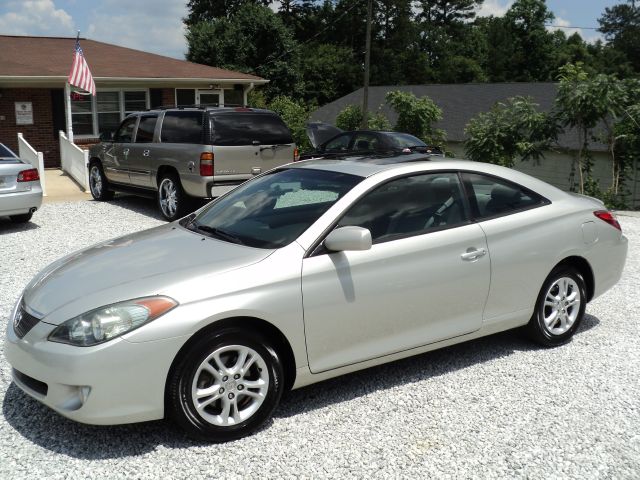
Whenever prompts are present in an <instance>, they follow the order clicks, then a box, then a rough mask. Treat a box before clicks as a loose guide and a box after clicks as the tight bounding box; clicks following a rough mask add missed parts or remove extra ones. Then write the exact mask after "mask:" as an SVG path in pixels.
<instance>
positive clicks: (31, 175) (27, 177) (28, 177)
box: [18, 168, 40, 182]
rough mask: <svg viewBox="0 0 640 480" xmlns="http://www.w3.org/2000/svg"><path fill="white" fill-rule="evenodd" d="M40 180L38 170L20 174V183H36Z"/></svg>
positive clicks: (24, 171) (33, 169)
mask: <svg viewBox="0 0 640 480" xmlns="http://www.w3.org/2000/svg"><path fill="white" fill-rule="evenodd" d="M36 180H40V175H39V174H38V169H37V168H30V169H29V170H23V171H21V172H20V173H19V174H18V181H19V182H34V181H36Z"/></svg>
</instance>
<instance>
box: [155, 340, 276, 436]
mask: <svg viewBox="0 0 640 480" xmlns="http://www.w3.org/2000/svg"><path fill="white" fill-rule="evenodd" d="M282 385H283V373H282V366H281V364H280V360H279V358H278V355H277V354H276V352H275V350H273V349H272V348H271V347H269V346H268V344H267V343H266V342H265V341H264V340H262V339H259V338H258V337H253V336H249V335H246V334H244V333H241V332H239V331H235V330H227V331H223V332H218V333H213V334H210V335H206V336H205V337H204V338H202V339H200V340H199V341H198V342H197V343H196V344H195V345H194V346H193V347H192V348H191V349H189V351H188V352H187V353H186V355H184V356H183V357H182V360H181V361H180V362H179V363H178V364H177V366H176V367H175V368H174V369H173V371H172V374H171V377H170V380H169V388H168V400H169V403H170V409H169V410H170V412H171V416H172V418H173V419H174V421H176V422H177V423H178V424H179V425H180V426H181V427H182V428H184V429H185V430H186V432H187V433H188V434H189V435H190V436H192V437H194V438H197V439H200V440H206V441H211V442H224V441H228V440H234V439H237V438H241V437H244V436H246V435H249V434H251V433H252V432H254V431H255V430H256V429H257V428H259V427H260V426H261V425H262V424H263V423H264V422H266V421H267V420H268V419H269V417H270V416H271V413H272V412H273V410H274V409H275V407H276V406H277V404H278V402H279V401H280V397H281V395H282Z"/></svg>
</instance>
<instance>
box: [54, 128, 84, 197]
mask: <svg viewBox="0 0 640 480" xmlns="http://www.w3.org/2000/svg"><path fill="white" fill-rule="evenodd" d="M60 161H61V163H62V171H64V172H66V173H67V174H68V175H69V176H71V177H72V178H73V179H74V180H75V181H76V182H78V184H79V185H80V186H81V187H82V188H84V191H85V192H86V191H88V189H89V169H88V165H89V152H87V151H86V150H82V149H81V148H80V147H78V146H77V145H76V144H75V143H73V142H71V141H69V139H68V138H67V136H66V135H65V134H64V132H63V131H62V130H60Z"/></svg>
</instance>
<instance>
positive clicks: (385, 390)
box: [0, 198, 640, 479]
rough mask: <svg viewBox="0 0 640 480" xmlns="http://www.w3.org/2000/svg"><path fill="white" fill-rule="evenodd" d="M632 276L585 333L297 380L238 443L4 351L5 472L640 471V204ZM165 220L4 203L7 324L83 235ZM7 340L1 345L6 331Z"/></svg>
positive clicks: (632, 227) (602, 474) (385, 474)
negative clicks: (115, 417) (59, 392)
mask: <svg viewBox="0 0 640 480" xmlns="http://www.w3.org/2000/svg"><path fill="white" fill-rule="evenodd" d="M620 221H621V224H622V226H623V230H624V232H625V234H626V235H627V236H628V237H629V239H630V251H629V258H628V261H627V267H626V270H625V272H624V276H623V278H622V280H621V282H620V284H619V285H618V286H617V287H615V288H614V289H613V290H611V291H609V292H608V293H607V294H605V295H604V296H602V297H600V298H598V299H597V300H596V301H594V302H593V303H592V304H590V305H589V306H588V307H587V312H588V315H587V317H586V319H585V321H584V323H583V324H582V326H581V329H580V330H579V332H578V333H577V335H576V336H575V337H574V340H573V341H572V342H571V343H570V344H569V345H566V346H564V347H560V348H556V349H552V350H544V349H540V348H537V347H535V346H532V345H531V344H530V343H528V342H527V341H526V340H523V339H521V338H520V337H519V335H518V334H516V333H512V332H508V333H503V334H499V335H494V336H491V337H488V338H484V339H480V340H476V341H473V342H470V343H466V344H462V345H457V346H454V347H450V348H446V349H444V350H440V351H437V352H432V353H428V354H425V355H421V356H419V357H414V358H411V359H407V360H402V361H399V362H396V363H393V364H390V365H385V366H382V367H377V368H373V369H370V370H366V371H363V372H359V373H356V374H352V375H349V376H346V377H342V378H339V379H334V380H330V381H327V382H324V383H321V384H318V385H314V386H311V387H308V388H304V389H301V390H297V391H295V392H291V393H290V394H289V395H288V396H287V397H285V398H284V399H283V402H282V404H281V406H280V408H279V409H278V410H277V411H276V413H275V417H274V419H273V421H272V422H271V423H270V424H269V425H268V426H267V427H266V428H265V429H263V430H262V431H260V432H258V433H257V434H255V435H253V436H252V437H249V438H246V439H242V440H239V441H236V442H233V443H228V444H225V445H206V444H198V443H195V442H193V441H191V440H189V439H188V438H186V437H185V436H184V435H183V434H182V433H181V432H180V431H178V430H177V429H176V428H174V427H173V426H171V425H170V424H168V423H166V422H162V421H159V422H150V423H144V424H136V425H125V426H115V427H92V426H86V425H81V424H77V423H74V422H71V421H69V420H66V419H64V418H63V417H61V416H59V415H57V414H56V413H54V412H53V411H51V410H49V409H48V408H46V407H44V406H42V405H40V404H39V403H38V402H36V401H34V400H31V399H30V397H28V396H27V395H25V394H23V393H22V392H21V391H20V390H19V389H18V388H17V387H15V386H14V385H12V384H11V380H10V368H9V365H8V364H7V363H6V361H5V360H4V356H3V355H1V356H0V403H1V406H2V414H1V415H0V479H17V478H88V477H100V478H120V477H129V478H190V479H198V478H237V477H252V478H257V477H268V478H293V477H307V478H309V477H314V478H319V477H331V478H349V477H351V478H353V477H360V478H362V477H367V478H368V477H377V478H400V477H410V478H429V477H438V478H456V479H457V478H494V477H497V478H540V479H542V478H544V479H547V478H580V479H582V478H639V477H640V381H639V379H640V341H639V338H640V335H639V333H640V332H639V327H638V324H639V321H640V298H639V293H640V241H639V240H640V218H639V217H635V218H634V217H627V216H622V217H621V218H620ZM160 223H162V222H161V221H160V220H159V218H158V216H157V214H156V208H155V205H154V203H153V202H150V201H147V200H143V199H135V198H120V199H118V200H116V201H114V202H112V203H106V204H105V203H97V202H93V201H85V202H79V203H58V204H45V205H44V206H43V208H42V210H41V211H39V212H37V213H36V214H35V216H34V221H33V223H32V224H30V225H27V226H16V225H13V224H11V223H9V222H8V220H6V219H0V328H1V329H2V332H3V337H4V330H5V328H6V324H7V318H8V315H9V310H10V308H11V307H12V305H13V303H14V301H15V300H16V299H17V297H18V296H19V294H20V291H21V290H22V288H23V287H24V286H25V285H26V283H27V282H28V281H29V280H30V279H31V277H32V276H33V275H34V274H35V273H37V272H38V271H39V270H40V269H42V268H43V267H44V266H45V265H47V264H48V263H49V262H51V261H53V260H54V259H56V258H57V257H60V256H62V255H64V254H66V253H68V252H71V251H73V250H76V249H79V248H81V247H84V246H88V245H90V244H93V243H96V242H99V241H102V240H105V239H107V238H111V237H114V236H119V235H123V234H126V233H129V232H132V231H135V230H141V229H144V228H148V227H152V226H154V225H158V224H160ZM0 348H1V347H0Z"/></svg>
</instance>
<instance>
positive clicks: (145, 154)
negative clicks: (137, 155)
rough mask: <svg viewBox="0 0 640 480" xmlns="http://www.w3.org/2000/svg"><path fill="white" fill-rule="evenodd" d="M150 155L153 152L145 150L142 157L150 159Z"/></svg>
mask: <svg viewBox="0 0 640 480" xmlns="http://www.w3.org/2000/svg"><path fill="white" fill-rule="evenodd" d="M150 153H151V150H143V151H142V156H143V157H148V156H149V154H150Z"/></svg>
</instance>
